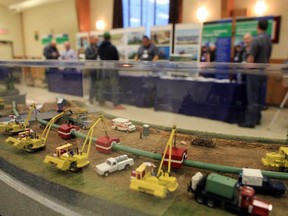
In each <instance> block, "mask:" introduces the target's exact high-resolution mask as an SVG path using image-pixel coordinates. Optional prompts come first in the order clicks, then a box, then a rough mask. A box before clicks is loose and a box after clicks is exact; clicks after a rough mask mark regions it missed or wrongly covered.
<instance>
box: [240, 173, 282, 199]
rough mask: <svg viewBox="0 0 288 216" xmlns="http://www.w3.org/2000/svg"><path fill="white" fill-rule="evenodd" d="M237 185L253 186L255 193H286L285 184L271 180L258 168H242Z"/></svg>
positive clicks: (276, 194) (277, 194) (278, 195)
mask: <svg viewBox="0 0 288 216" xmlns="http://www.w3.org/2000/svg"><path fill="white" fill-rule="evenodd" d="M238 180H239V185H241V186H242V185H247V186H250V187H253V188H254V190H255V191H256V192H257V193H263V194H267V195H273V196H275V197H281V196H282V195H283V194H285V193H286V190H287V188H286V185H285V183H283V182H280V181H271V180H270V179H269V178H268V177H267V176H263V175H262V173H261V170H259V169H247V168H243V171H242V173H241V174H240V176H239V179H238Z"/></svg>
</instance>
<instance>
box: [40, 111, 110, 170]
mask: <svg viewBox="0 0 288 216" xmlns="http://www.w3.org/2000/svg"><path fill="white" fill-rule="evenodd" d="M100 121H102V122H103V123H104V120H103V117H102V116H101V117H99V118H98V119H97V121H96V122H95V123H94V124H93V125H92V126H91V128H90V129H89V131H88V133H87V136H86V139H85V141H84V143H83V146H82V148H81V150H78V149H76V151H73V150H72V144H70V143H68V144H65V145H63V146H60V147H57V148H56V151H55V154H54V155H53V156H50V155H47V156H46V157H45V159H44V163H47V164H49V163H50V164H54V165H56V167H57V168H58V169H60V170H63V171H68V170H69V171H72V172H77V171H79V170H80V169H81V168H83V167H85V166H88V165H89V164H90V161H89V153H90V147H91V143H92V137H93V132H94V128H95V127H96V126H97V124H98V123H99V122H100ZM105 128H106V126H105ZM105 132H107V131H106V130H105ZM86 146H87V150H86V152H85V147H86Z"/></svg>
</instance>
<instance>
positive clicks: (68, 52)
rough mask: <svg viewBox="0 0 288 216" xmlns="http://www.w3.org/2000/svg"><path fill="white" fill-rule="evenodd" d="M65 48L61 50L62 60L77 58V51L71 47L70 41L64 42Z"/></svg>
mask: <svg viewBox="0 0 288 216" xmlns="http://www.w3.org/2000/svg"><path fill="white" fill-rule="evenodd" d="M64 46H65V50H64V51H62V52H61V54H60V58H61V59H62V60H75V59H77V56H76V53H75V51H74V50H73V49H71V46H70V43H69V42H68V41H67V42H65V44H64Z"/></svg>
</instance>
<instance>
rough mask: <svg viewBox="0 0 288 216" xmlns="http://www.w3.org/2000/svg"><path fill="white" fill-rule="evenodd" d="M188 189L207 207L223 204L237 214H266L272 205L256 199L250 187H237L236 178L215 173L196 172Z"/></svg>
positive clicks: (264, 215) (265, 215)
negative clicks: (204, 174)
mask: <svg viewBox="0 0 288 216" xmlns="http://www.w3.org/2000/svg"><path fill="white" fill-rule="evenodd" d="M188 191H189V192H192V193H194V194H195V199H196V201H197V202H198V203H200V204H204V203H206V204H207V206H208V207H210V208H214V207H216V206H223V207H224V208H225V209H226V210H229V211H231V212H233V213H235V214H237V215H245V214H250V215H261V216H267V215H269V212H270V211H271V210H272V205H271V204H270V203H268V202H266V201H262V200H260V199H258V198H257V197H256V196H255V195H254V194H255V191H254V189H253V188H252V187H249V186H242V187H238V184H237V180H236V179H232V178H229V177H226V176H222V175H219V174H216V173H211V174H209V175H207V176H203V175H202V173H200V172H198V173H196V174H195V175H194V176H193V177H192V180H191V181H190V184H189V185H188Z"/></svg>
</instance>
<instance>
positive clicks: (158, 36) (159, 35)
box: [151, 30, 171, 45]
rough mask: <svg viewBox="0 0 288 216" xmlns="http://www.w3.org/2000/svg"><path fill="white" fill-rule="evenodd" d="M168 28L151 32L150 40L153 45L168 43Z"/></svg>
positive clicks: (169, 32)
mask: <svg viewBox="0 0 288 216" xmlns="http://www.w3.org/2000/svg"><path fill="white" fill-rule="evenodd" d="M170 34H171V31H170V30H158V31H152V32H151V40H152V42H153V43H154V44H155V45H170Z"/></svg>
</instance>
